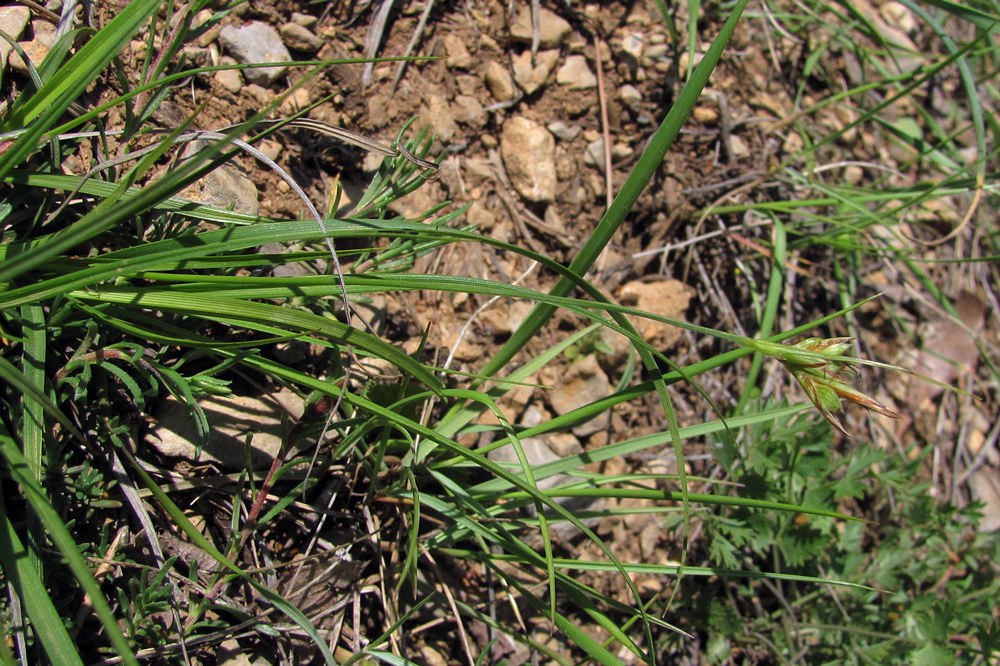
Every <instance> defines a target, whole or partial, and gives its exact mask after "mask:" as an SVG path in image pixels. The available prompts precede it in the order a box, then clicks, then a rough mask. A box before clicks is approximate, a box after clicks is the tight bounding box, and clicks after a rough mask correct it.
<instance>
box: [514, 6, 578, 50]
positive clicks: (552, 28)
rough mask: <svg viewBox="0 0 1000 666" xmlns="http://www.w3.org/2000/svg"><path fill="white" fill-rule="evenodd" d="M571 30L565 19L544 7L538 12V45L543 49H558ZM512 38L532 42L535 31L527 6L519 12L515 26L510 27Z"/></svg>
mask: <svg viewBox="0 0 1000 666" xmlns="http://www.w3.org/2000/svg"><path fill="white" fill-rule="evenodd" d="M571 29H572V28H571V26H570V24H569V23H567V22H566V20H565V19H563V18H562V17H561V16H559V15H558V14H556V13H554V12H552V11H551V10H548V9H545V8H544V7H542V8H541V10H540V11H539V12H538V36H539V41H538V44H539V46H541V47H542V48H543V49H551V48H555V47H558V46H559V45H560V44H562V41H563V39H564V38H565V37H566V35H568V34H569V31H570V30H571ZM510 36H511V37H513V38H514V39H516V40H518V41H520V42H531V40H532V37H533V36H534V30H532V27H531V12H530V11H529V10H528V7H527V4H525V5H524V6H523V8H522V9H521V10H520V11H518V13H517V17H516V18H515V19H514V23H513V25H511V26H510Z"/></svg>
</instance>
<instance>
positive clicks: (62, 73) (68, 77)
mask: <svg viewBox="0 0 1000 666" xmlns="http://www.w3.org/2000/svg"><path fill="white" fill-rule="evenodd" d="M160 4H161V2H160V0H135V1H134V2H129V3H127V4H126V5H125V7H124V9H122V10H121V11H120V12H118V14H117V15H116V16H115V17H114V18H113V19H111V21H110V22H109V23H108V24H107V25H106V26H105V27H104V28H103V29H102V30H101V31H100V32H99V33H97V34H96V35H94V36H93V37H91V39H90V41H88V42H87V43H86V44H84V45H83V46H82V47H81V48H80V50H79V51H77V53H76V55H74V56H73V57H72V58H71V59H70V60H69V62H67V63H66V64H65V65H64V66H63V67H61V68H59V70H58V71H57V72H56V73H55V74H54V75H53V76H52V78H51V79H49V81H47V82H46V83H45V85H44V86H43V87H42V89H41V90H38V91H37V92H35V94H33V95H30V96H28V95H24V96H22V97H21V98H20V99H23V100H24V102H23V103H20V104H15V105H14V107H13V108H12V109H11V113H10V115H9V116H8V117H7V119H6V121H5V122H4V123H3V126H2V130H3V131H10V130H17V129H21V128H26V129H27V132H25V133H24V134H23V135H21V136H20V137H19V138H18V139H17V141H15V143H14V145H13V146H12V147H11V148H10V149H9V150H8V151H6V152H5V153H3V154H2V155H0V177H3V176H4V175H5V174H6V173H7V172H8V171H10V169H12V168H13V167H14V166H16V165H18V164H20V163H21V162H22V161H24V159H25V158H26V157H27V156H28V155H29V154H30V153H31V152H33V151H34V150H35V148H36V146H37V145H38V141H39V139H40V138H41V136H42V135H43V134H45V132H47V131H48V130H49V128H51V127H52V125H53V124H54V123H55V122H56V121H57V120H58V119H59V118H60V117H61V116H62V115H63V114H64V113H65V112H66V109H68V108H69V106H70V105H71V104H72V103H74V102H75V101H77V99H79V98H80V96H81V95H82V94H83V93H84V91H85V90H86V89H87V86H89V85H90V84H91V82H92V81H93V80H94V79H95V78H96V77H97V76H98V75H99V74H100V73H101V72H102V71H103V70H104V68H105V67H107V65H108V63H110V62H111V60H112V59H113V58H115V57H116V56H118V54H119V53H121V51H122V49H123V48H124V47H125V45H126V44H127V43H128V41H129V40H130V39H131V38H132V36H133V35H134V34H135V33H136V32H137V31H138V30H139V28H140V27H141V26H142V24H143V23H145V22H146V20H147V19H148V18H149V17H150V16H152V14H153V13H154V12H155V11H156V10H157V9H158V8H159V7H160Z"/></svg>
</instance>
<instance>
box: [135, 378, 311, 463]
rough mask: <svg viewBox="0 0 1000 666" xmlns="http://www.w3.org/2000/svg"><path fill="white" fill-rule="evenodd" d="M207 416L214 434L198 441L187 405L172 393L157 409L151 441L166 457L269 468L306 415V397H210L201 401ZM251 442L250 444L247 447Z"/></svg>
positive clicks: (279, 394)
mask: <svg viewBox="0 0 1000 666" xmlns="http://www.w3.org/2000/svg"><path fill="white" fill-rule="evenodd" d="M198 404H199V406H200V407H201V408H202V410H203V411H204V412H205V416H206V417H207V418H208V427H209V432H210V433H211V434H210V439H209V441H208V443H207V444H205V445H204V446H199V436H198V429H197V426H196V424H195V420H194V418H193V417H192V415H191V413H190V411H189V410H188V408H187V406H186V405H184V404H182V403H181V402H180V401H178V400H175V399H173V398H170V399H168V400H167V401H166V402H164V403H163V405H161V406H160V408H159V409H158V410H157V412H156V422H155V424H154V425H153V426H152V428H151V429H150V432H149V434H148V435H147V437H146V441H147V443H148V444H150V445H151V446H152V447H153V448H155V449H156V450H157V451H159V452H160V453H162V454H163V455H165V456H171V457H177V458H184V459H185V460H189V461H191V462H194V463H204V462H212V463H215V464H217V465H220V466H222V467H224V468H226V469H243V468H244V466H245V464H246V463H248V462H249V464H250V466H251V467H252V468H254V469H260V468H266V467H267V466H268V465H270V464H271V461H272V460H274V456H276V455H277V453H278V450H279V449H280V448H281V443H282V441H283V439H284V437H285V434H286V431H287V429H288V426H289V423H291V422H294V421H295V420H296V419H298V418H300V417H301V416H302V412H303V409H304V405H303V400H302V398H300V397H298V396H297V395H296V394H295V393H292V392H291V391H286V390H282V391H278V392H277V393H275V394H274V395H273V396H261V397H259V398H258V397H253V396H229V397H221V396H209V397H207V398H203V399H201V400H199V401H198ZM248 445H249V448H247V447H248Z"/></svg>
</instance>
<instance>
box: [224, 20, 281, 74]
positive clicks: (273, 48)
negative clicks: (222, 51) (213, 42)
mask: <svg viewBox="0 0 1000 666" xmlns="http://www.w3.org/2000/svg"><path fill="white" fill-rule="evenodd" d="M219 41H220V42H222V45H223V46H224V47H225V48H226V50H227V51H229V53H230V54H231V55H232V56H233V57H234V58H235V59H236V61H237V62H239V63H240V64H243V65H247V64H251V63H253V64H257V63H269V62H287V61H289V60H291V59H292V56H291V54H290V53H289V52H288V48H286V47H285V44H284V43H283V42H282V41H281V36H280V35H279V34H278V31H277V30H275V29H274V28H272V27H271V26H269V25H267V24H266V23H261V22H260V21H251V22H249V23H247V24H246V25H244V26H243V27H241V28H235V27H233V26H231V25H227V26H226V27H224V28H223V29H222V32H221V33H220V34H219ZM287 69H288V68H287V67H263V68H261V67H257V68H253V69H245V70H243V76H245V77H246V79H247V80H248V81H250V82H251V83H256V84H257V85H261V86H267V85H270V84H272V83H274V82H275V81H277V80H278V78H280V77H281V76H283V75H284V74H285V71H287Z"/></svg>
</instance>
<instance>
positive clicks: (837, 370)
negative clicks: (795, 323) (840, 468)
mask: <svg viewBox="0 0 1000 666" xmlns="http://www.w3.org/2000/svg"><path fill="white" fill-rule="evenodd" d="M852 342H853V338H806V339H805V340H802V341H800V342H798V343H796V344H794V345H783V344H778V343H774V342H767V341H763V340H754V341H753V343H752V344H751V345H750V346H751V347H753V348H754V349H756V350H757V351H759V352H761V353H763V354H766V355H768V356H771V357H772V358H776V359H777V360H779V361H781V362H782V363H783V364H784V366H785V367H786V368H787V369H788V371H789V372H791V373H792V376H793V377H795V379H796V381H798V383H799V385H800V386H802V388H803V390H805V392H806V395H807V396H809V399H810V400H811V401H812V403H813V404H814V405H816V409H818V410H819V413H820V414H822V415H823V418H825V419H826V420H827V421H829V422H830V424H831V425H832V426H833V427H834V428H836V429H837V430H839V431H840V432H842V433H844V434H845V435H847V436H848V437H850V433H849V432H847V430H846V429H845V428H844V426H843V424H841V422H840V419H839V418H837V416H836V415H835V414H834V412H839V411H842V410H843V402H842V401H843V400H849V401H851V402H853V403H855V404H857V405H860V406H862V407H864V408H865V409H867V410H869V411H872V412H876V413H878V414H882V415H883V416H888V417H890V418H894V419H898V418H899V415H898V414H897V413H896V412H894V411H892V410H891V409H889V408H888V407H886V406H885V405H883V404H882V403H881V402H879V401H878V400H875V399H874V398H872V397H871V396H869V395H867V394H865V393H863V392H861V391H859V390H858V389H856V388H855V387H854V383H853V379H854V376H855V374H856V373H855V369H854V366H856V365H878V366H880V367H886V366H884V364H882V363H874V362H871V361H865V360H863V359H858V358H854V357H853V356H848V352H849V351H850V348H851V343H852ZM889 367H891V366H889ZM900 369H901V368H900Z"/></svg>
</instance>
